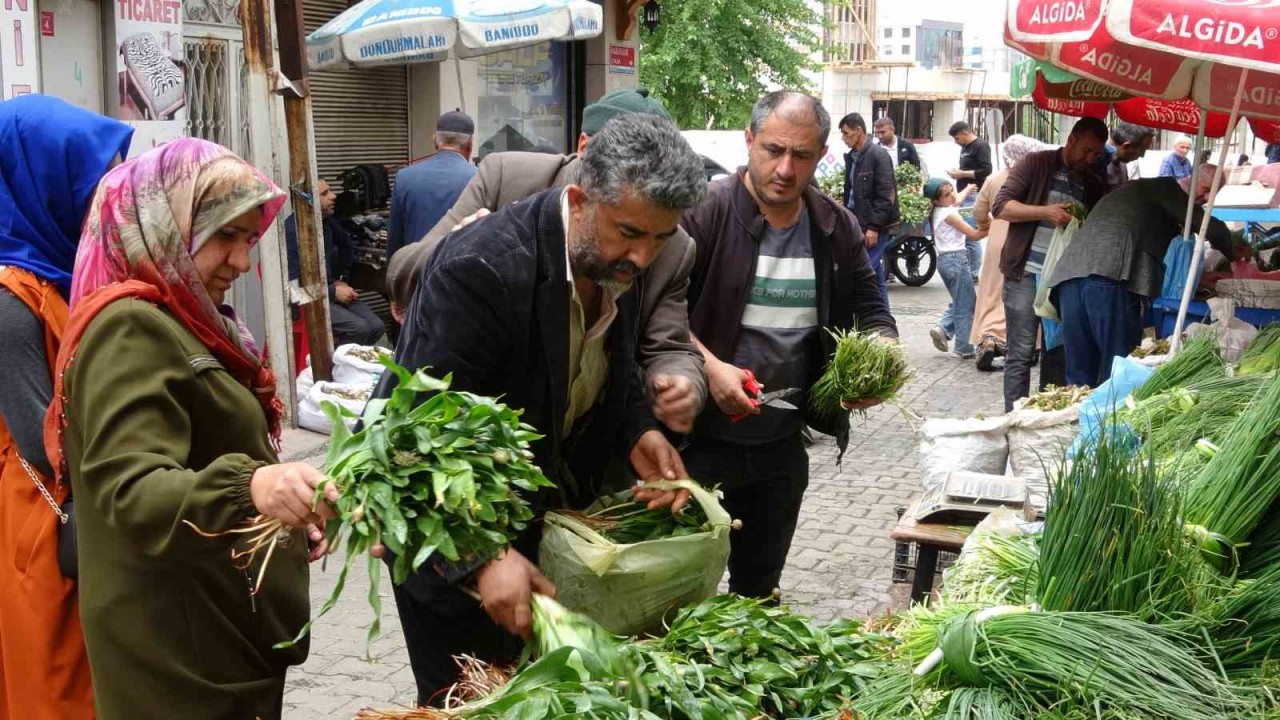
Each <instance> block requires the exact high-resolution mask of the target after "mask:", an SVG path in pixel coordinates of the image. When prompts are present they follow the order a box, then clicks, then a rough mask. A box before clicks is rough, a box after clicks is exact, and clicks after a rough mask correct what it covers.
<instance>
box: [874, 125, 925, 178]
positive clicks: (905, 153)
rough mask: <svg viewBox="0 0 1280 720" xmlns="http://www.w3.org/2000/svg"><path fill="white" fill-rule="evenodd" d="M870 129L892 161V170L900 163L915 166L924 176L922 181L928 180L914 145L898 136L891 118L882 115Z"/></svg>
mask: <svg viewBox="0 0 1280 720" xmlns="http://www.w3.org/2000/svg"><path fill="white" fill-rule="evenodd" d="M871 127H872V129H873V130H874V132H875V134H876V141H877V142H879V143H880V147H882V148H884V149H885V150H886V151H888V153H889V157H890V158H892V159H893V169H894V170H897V169H898V166H899V165H901V164H902V163H907V164H909V165H915V166H916V169H917V170H919V171H920V173H921V174H922V175H924V179H925V180H928V179H929V176H928V175H927V174H925V168H924V164H923V163H921V162H920V153H919V152H918V151H917V150H916V146H915V143H913V142H911V141H910V140H908V139H906V138H904V137H900V136H899V135H898V133H897V126H896V125H894V123H893V118H891V117H889V116H888V115H882V116H881V117H879V118H877V119H876V121H875V122H874V123H871Z"/></svg>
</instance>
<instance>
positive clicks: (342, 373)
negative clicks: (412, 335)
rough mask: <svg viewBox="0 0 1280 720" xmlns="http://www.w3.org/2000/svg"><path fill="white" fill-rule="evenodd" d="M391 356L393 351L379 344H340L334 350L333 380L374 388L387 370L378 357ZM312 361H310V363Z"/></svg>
mask: <svg viewBox="0 0 1280 720" xmlns="http://www.w3.org/2000/svg"><path fill="white" fill-rule="evenodd" d="M379 356H381V357H386V358H389V357H391V351H390V350H388V349H386V348H384V347H379V346H377V345H356V344H355V343H348V344H346V345H340V346H338V348H337V349H336V350H334V351H333V381H334V382H336V383H341V384H343V385H355V386H358V387H368V388H369V389H371V390H372V389H373V388H374V386H376V385H377V384H378V380H379V379H380V378H381V377H382V371H383V370H386V368H385V367H383V366H382V363H380V362H378V357H379ZM309 364H310V363H308V365H309Z"/></svg>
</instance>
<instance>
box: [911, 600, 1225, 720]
mask: <svg viewBox="0 0 1280 720" xmlns="http://www.w3.org/2000/svg"><path fill="white" fill-rule="evenodd" d="M1193 647H1194V638H1191V637H1188V636H1185V635H1182V634H1181V633H1179V632H1177V631H1175V630H1172V629H1170V628H1167V627H1161V626H1156V625H1149V624H1147V623H1144V622H1142V621H1140V620H1137V619H1136V618H1133V617H1131V616H1127V615H1115V614H1110V613H1076V612H1067V613H1056V612H1033V611H1031V609H1029V608H1025V607H1019V606H1000V607H994V608H987V609H985V610H980V611H979V610H971V611H968V612H965V613H963V614H960V615H957V616H954V617H952V618H950V619H948V620H945V621H944V622H942V623H941V624H940V625H939V627H938V647H937V649H935V650H934V652H933V653H932V654H930V655H929V657H928V658H926V660H925V662H923V663H921V664H920V666H919V667H917V668H916V671H915V674H916V676H918V677H928V676H931V674H932V673H935V672H939V673H942V677H937V676H935V679H937V680H938V681H942V680H943V679H944V678H945V679H946V680H947V681H951V682H955V683H959V684H962V685H966V686H971V687H995V688H1000V689H1002V690H1004V691H1005V692H1006V693H1007V694H1008V696H1009V697H1010V699H1011V700H1012V701H1014V702H1019V703H1025V704H1026V705H1027V706H1030V707H1035V708H1039V709H1041V710H1048V709H1050V708H1052V707H1061V706H1062V704H1063V703H1067V704H1077V703H1078V704H1080V705H1082V706H1085V707H1101V708H1106V709H1110V710H1114V711H1116V712H1119V713H1122V714H1123V713H1131V714H1133V715H1134V716H1137V717H1176V718H1181V719H1182V720H1216V719H1219V718H1223V717H1227V716H1229V715H1231V714H1232V713H1234V712H1239V711H1241V710H1243V709H1244V708H1246V707H1248V701H1247V700H1245V699H1243V698H1242V697H1241V696H1240V695H1238V694H1237V691H1236V690H1235V688H1234V687H1233V686H1231V685H1230V684H1229V683H1228V682H1227V681H1225V680H1223V679H1222V678H1221V677H1219V676H1218V675H1217V674H1216V673H1215V672H1213V671H1212V670H1211V669H1210V667H1211V664H1212V662H1213V661H1212V659H1211V658H1209V657H1204V656H1201V655H1199V654H1197V652H1203V651H1196V650H1193V649H1192V648H1193Z"/></svg>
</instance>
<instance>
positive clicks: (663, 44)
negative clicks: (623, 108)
mask: <svg viewBox="0 0 1280 720" xmlns="http://www.w3.org/2000/svg"><path fill="white" fill-rule="evenodd" d="M821 27H822V17H821V15H820V14H819V12H818V11H817V10H815V9H814V8H813V7H811V6H810V5H809V4H808V2H807V0H751V2H743V1H742V0H662V22H661V24H659V25H658V27H657V29H656V30H654V32H652V33H648V32H644V31H642V32H643V33H644V38H643V40H644V47H643V50H642V52H641V53H640V81H641V83H642V84H643V85H644V86H645V87H648V88H649V89H650V90H651V91H652V92H653V94H654V95H655V96H656V97H657V98H659V99H660V100H661V101H662V102H663V104H664V105H666V107H667V110H668V112H670V113H671V116H672V118H674V119H675V121H676V123H677V124H678V125H679V126H680V127H683V128H706V129H727V130H735V129H739V128H743V127H745V126H746V125H747V122H748V121H749V119H750V117H751V106H752V105H753V104H754V103H755V101H756V100H758V99H759V98H760V96H762V95H764V94H765V93H766V92H768V91H769V90H772V89H775V88H778V87H784V88H793V89H806V88H808V87H809V86H810V85H811V83H812V81H811V79H810V78H808V77H806V75H805V72H806V71H813V70H817V69H818V65H817V63H816V62H815V61H814V60H813V52H814V51H816V50H817V49H818V48H819V47H820V42H821V39H820V38H819V36H818V32H819V30H820V29H821Z"/></svg>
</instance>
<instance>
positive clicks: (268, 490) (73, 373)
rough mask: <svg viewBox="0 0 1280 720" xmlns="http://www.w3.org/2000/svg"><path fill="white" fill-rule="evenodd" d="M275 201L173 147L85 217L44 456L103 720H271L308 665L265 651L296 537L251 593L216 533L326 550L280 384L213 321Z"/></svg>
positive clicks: (234, 324) (295, 586) (116, 177)
mask: <svg viewBox="0 0 1280 720" xmlns="http://www.w3.org/2000/svg"><path fill="white" fill-rule="evenodd" d="M283 203H284V194H283V193H282V192H281V191H280V189H279V188H277V187H276V186H275V185H273V184H272V183H271V181H270V180H268V179H266V178H265V177H264V176H263V175H262V174H261V173H259V172H258V170H257V169H256V168H254V167H253V166H252V165H249V164H248V163H246V162H244V161H243V160H241V159H240V158H238V157H236V156H235V155H234V154H232V153H231V152H230V151H228V150H226V149H225V148H222V147H220V146H218V145H214V144H212V143H207V142H204V141H201V140H194V139H186V140H179V141H175V142H172V143H169V144H167V145H164V146H162V147H160V148H157V149H156V150H152V151H151V152H148V153H146V154H145V155H142V156H140V157H138V158H136V159H134V160H131V161H129V162H126V163H124V164H123V165H121V166H119V167H117V168H116V169H115V170H112V171H111V172H109V173H108V174H107V175H106V177H104V178H103V180H102V182H101V183H100V184H99V186H98V190H97V193H96V195H95V196H94V199H93V201H92V203H91V204H90V212H89V218H88V221H87V222H86V224H85V227H84V231H83V236H82V237H81V240H80V246H79V251H78V254H77V256H76V265H75V273H74V276H73V279H72V285H71V316H70V318H69V319H68V323H67V329H66V332H65V334H64V336H63V344H62V348H61V350H60V352H59V355H58V366H57V367H58V372H57V375H56V385H55V389H54V401H53V405H52V406H51V407H50V410H49V416H48V420H47V422H46V428H45V445H46V449H47V451H48V455H49V459H50V463H51V465H53V466H54V467H55V468H60V469H61V470H62V472H63V473H65V474H66V475H69V476H70V479H71V486H72V492H73V496H74V497H75V498H76V499H77V504H76V519H77V521H78V526H79V527H78V531H79V540H80V542H79V543H78V546H79V550H80V613H81V617H82V622H83V625H84V636H85V644H86V646H87V648H88V652H89V665H90V669H91V672H92V675H93V684H94V691H95V698H94V700H95V706H96V710H97V713H98V717H99V718H100V719H101V720H112V719H113V718H137V717H171V716H172V717H181V718H184V720H192V719H193V718H255V717H260V718H275V717H279V716H280V713H281V703H282V697H283V692H284V678H285V671H286V669H287V668H288V667H289V666H290V665H296V664H298V663H301V662H302V661H303V660H304V659H305V657H306V653H307V646H306V644H305V641H303V642H302V643H299V644H298V645H295V646H293V647H291V648H289V649H287V650H275V649H273V648H272V645H273V644H275V643H277V642H280V641H282V640H288V639H290V638H291V637H293V636H294V634H295V633H296V632H297V631H298V629H299V628H300V627H302V625H303V624H304V623H305V622H306V621H307V617H308V615H309V602H308V593H307V582H308V578H307V557H308V550H307V546H308V539H309V538H308V537H307V536H306V535H304V534H303V532H301V531H300V530H295V531H292V532H290V533H288V534H287V535H282V536H281V537H280V538H279V542H278V544H277V546H276V548H275V550H274V554H273V556H272V559H271V565H270V572H269V574H267V575H266V576H265V577H263V578H259V577H258V573H259V572H260V570H261V567H260V563H258V564H247V563H245V562H243V561H242V562H239V563H233V558H232V556H233V553H235V552H236V551H238V550H243V549H244V547H245V545H244V543H243V541H242V538H243V537H244V536H243V535H240V534H235V533H231V534H227V533H226V531H230V530H235V529H238V528H243V527H244V526H245V525H246V524H248V523H250V522H251V521H252V520H253V519H254V518H256V517H258V516H266V517H270V518H277V519H279V520H281V521H283V522H284V523H285V524H286V525H288V526H290V527H293V528H303V527H308V526H310V532H311V537H310V539H311V540H313V541H315V542H319V540H320V538H321V536H320V532H319V530H318V526H320V525H322V524H323V521H324V519H325V518H326V517H331V511H330V508H329V506H328V505H327V504H326V503H324V502H320V503H318V504H316V503H315V502H314V501H315V486H316V484H317V483H318V482H319V481H320V480H321V479H323V478H322V476H321V475H320V474H319V473H318V472H317V471H316V470H314V469H313V468H311V467H310V466H308V465H305V464H302V463H288V464H279V461H278V459H277V457H276V451H275V446H276V444H277V443H278V438H279V428H280V403H279V401H278V400H276V397H275V379H274V377H273V376H272V374H271V371H270V369H269V368H268V367H267V364H266V361H265V360H264V359H263V355H262V354H261V353H260V352H259V351H258V350H257V347H256V345H255V343H254V342H253V339H252V338H251V337H250V336H249V333H248V331H246V330H245V328H244V326H243V325H242V324H241V323H240V322H239V321H238V320H237V319H236V317H235V313H234V312H233V311H232V310H231V308H229V307H228V306H226V305H225V304H223V300H224V298H225V294H226V292H227V291H228V290H229V289H230V287H231V284H232V282H234V281H235V279H236V278H237V277H238V276H239V275H241V274H243V273H245V272H247V271H248V270H249V267H250V265H249V249H250V248H251V247H252V246H253V244H254V243H256V242H257V240H258V238H259V237H261V235H262V233H263V232H264V231H265V230H266V229H267V228H268V227H269V226H270V225H271V223H272V221H273V220H274V219H275V217H276V214H277V213H278V212H279V211H280V207H281V205H282V204H283ZM330 499H332V496H330ZM313 506H314V509H313ZM197 530H199V532H197ZM210 535H213V536H214V537H210ZM260 580H261V582H260Z"/></svg>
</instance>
